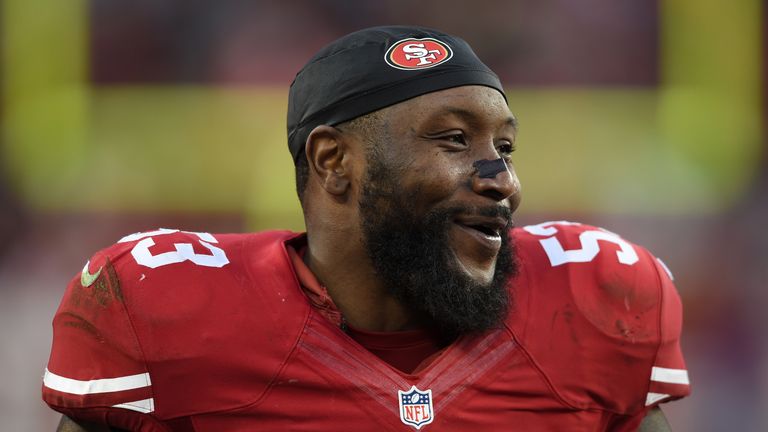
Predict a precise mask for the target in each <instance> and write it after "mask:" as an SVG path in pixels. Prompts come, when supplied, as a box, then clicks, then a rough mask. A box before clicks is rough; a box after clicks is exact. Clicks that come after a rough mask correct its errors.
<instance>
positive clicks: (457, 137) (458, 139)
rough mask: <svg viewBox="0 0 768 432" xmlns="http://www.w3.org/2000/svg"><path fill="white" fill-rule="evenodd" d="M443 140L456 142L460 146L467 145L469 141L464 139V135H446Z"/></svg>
mask: <svg viewBox="0 0 768 432" xmlns="http://www.w3.org/2000/svg"><path fill="white" fill-rule="evenodd" d="M442 139H444V140H446V141H451V142H455V143H458V144H466V143H467V140H466V139H465V138H464V134H453V135H446V136H444V137H442Z"/></svg>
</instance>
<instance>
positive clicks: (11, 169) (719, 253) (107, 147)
mask: <svg viewBox="0 0 768 432" xmlns="http://www.w3.org/2000/svg"><path fill="white" fill-rule="evenodd" d="M284 3H285V4H278V3H273V2H267V1H244V0H226V1H219V2H206V1H202V0H195V1H182V0H174V1H165V2H155V1H150V0H142V1H134V2H124V1H123V2H121V1H116V0H100V1H96V0H94V1H84V0H71V1H67V2H60V1H53V0H35V1H28V0H2V3H0V4H1V5H2V9H1V10H0V18H1V19H2V21H0V43H1V45H0V53H1V54H2V57H1V58H0V79H1V80H2V87H0V103H1V105H0V131H1V132H2V134H1V135H0V204H2V207H1V208H0V240H2V244H1V245H0V325H1V326H2V328H3V330H2V333H0V342H2V345H1V346H2V347H3V348H2V354H0V360H2V362H1V363H2V364H3V365H6V366H5V367H4V368H3V372H0V377H2V378H3V381H5V382H6V383H7V384H8V385H5V386H3V387H0V401H2V402H3V403H0V418H3V419H9V418H10V419H12V420H11V421H10V423H9V424H8V423H7V420H6V425H5V426H0V429H2V430H52V429H53V428H54V427H55V422H56V420H55V418H56V416H55V415H54V414H53V413H51V412H49V411H48V410H47V409H46V408H45V406H44V405H43V404H42V403H41V402H39V396H38V389H39V375H40V373H41V371H42V369H43V367H44V365H45V362H46V356H47V350H48V346H49V343H50V325H49V322H50V319H51V317H52V315H53V312H54V310H55V307H56V304H57V302H58V299H59V298H60V296H61V294H62V292H63V288H64V286H65V284H66V282H67V280H68V278H69V277H70V276H71V275H72V274H74V273H76V272H77V271H78V269H79V268H80V267H82V263H83V262H85V260H86V259H87V257H88V256H89V255H90V253H91V252H93V251H94V250H96V249H99V248H101V247H104V246H106V245H108V244H109V243H111V242H113V241H116V240H117V239H118V238H119V237H120V236H122V235H123V234H125V233H127V232H135V231H140V230H146V229H153V228H155V227H157V226H161V225H172V227H174V228H176V227H178V228H183V229H195V230H201V231H217V230H226V231H247V230H260V229H268V228H289V229H294V230H300V229H302V226H303V220H302V217H301V211H300V207H299V205H298V201H297V199H296V197H295V192H294V183H293V181H294V180H293V166H292V162H291V159H290V157H289V155H288V152H287V145H286V133H285V111H286V105H287V89H288V85H289V84H290V82H291V80H292V79H293V76H294V74H295V73H296V72H297V71H298V70H299V69H300V67H301V66H302V65H303V63H304V62H305V61H306V60H307V59H308V58H309V57H310V56H311V55H312V54H313V53H314V52H315V51H316V50H317V49H319V48H320V47H322V46H323V45H325V44H326V43H328V42H330V41H331V40H333V39H335V38H337V37H339V36H341V35H343V34H345V33H348V32H350V31H354V30H357V29H359V28H362V27H367V26H371V25H382V24H392V23H401V24H420V25H426V26H430V27H436V28H439V29H441V30H444V31H447V32H451V33H455V34H457V35H460V36H462V37H464V38H465V39H466V40H467V41H468V42H469V43H470V44H471V45H472V46H473V47H474V48H475V50H476V51H477V52H478V54H479V56H480V57H481V58H482V59H483V60H485V61H486V63H488V64H489V66H491V68H492V69H494V70H495V71H496V72H497V73H498V74H499V76H500V77H501V78H502V81H503V82H504V84H505V87H506V89H507V93H508V99H509V102H510V108H511V109H512V111H513V112H514V113H515V114H516V116H517V117H518V118H519V120H520V123H521V129H520V134H519V136H518V138H519V141H518V144H519V145H518V151H517V152H516V154H515V165H516V168H517V170H518V174H519V176H520V178H521V181H522V184H523V191H524V193H523V196H524V199H523V204H522V207H521V209H520V210H519V216H518V222H519V223H520V224H522V223H538V222H541V221H543V220H548V219H568V218H570V219H576V220H579V221H583V222H586V223H591V224H596V225H602V226H605V227H606V228H608V229H611V230H613V231H618V232H620V233H622V234H623V235H624V236H625V237H628V238H630V239H631V240H633V241H635V242H638V243H640V244H644V245H646V246H649V247H650V248H651V249H652V250H653V251H654V252H655V253H656V254H657V255H659V256H661V257H663V258H664V259H665V261H666V262H667V263H668V264H669V265H670V267H671V268H672V270H673V272H675V274H676V275H677V276H678V278H677V284H678V289H679V290H680V292H681V295H682V296H683V299H684V303H685V307H686V313H687V319H686V336H685V339H684V349H685V352H686V358H687V359H688V362H689V368H690V370H691V376H692V381H693V385H694V395H693V396H692V397H691V398H689V399H686V400H683V401H680V402H676V403H673V404H670V405H669V406H668V407H666V408H665V410H666V411H667V413H668V416H669V417H670V420H671V421H672V423H673V426H674V427H675V430H678V431H705V430H713V431H715V430H755V431H758V430H768V414H766V411H768V410H767V409H766V408H768V367H767V364H766V360H768V354H767V353H766V343H765V342H766V337H765V336H764V335H763V332H762V331H761V330H762V329H764V328H766V324H768V320H767V319H766V318H765V317H764V313H763V309H764V306H765V305H766V301H765V300H766V297H767V295H766V293H765V288H768V287H766V285H767V283H766V282H768V277H766V276H767V275H768V271H767V270H766V268H767V267H768V262H767V259H766V258H768V233H766V229H765V220H768V219H767V218H766V217H767V216H768V202H766V190H768V175H767V174H768V163H766V161H767V160H768V158H766V149H767V146H766V140H765V130H764V124H765V120H766V110H765V102H766V97H765V96H766V90H765V87H764V83H765V77H766V72H765V64H766V58H767V57H766V49H765V41H766V36H765V24H764V23H765V21H766V12H765V1H760V0H741V1H739V2H726V1H724V0H703V1H693V0H660V1H656V2H654V1H651V2H615V1H609V0H582V1H578V2H577V1H573V0H557V1H551V2H545V3H544V2H541V3H536V2H523V1H501V0H495V1H478V2H471V3H464V2H450V1H449V2H446V1H436V0H430V1H421V2H418V3H414V2H407V1H391V2H373V1H361V2H356V3H354V4H351V3H350V2H345V1H341V0H322V1H314V2H310V1H294V2H284ZM5 374H7V375H8V376H5Z"/></svg>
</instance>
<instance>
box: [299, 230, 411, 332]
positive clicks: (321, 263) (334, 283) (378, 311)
mask: <svg viewBox="0 0 768 432" xmlns="http://www.w3.org/2000/svg"><path fill="white" fill-rule="evenodd" d="M324 233H325V235H323V236H317V235H310V234H309V233H308V235H307V238H308V240H307V241H308V246H307V253H306V254H305V255H304V262H305V263H306V264H307V266H308V267H309V268H310V270H312V272H313V273H314V275H315V277H317V279H318V281H319V282H320V283H321V284H322V285H323V286H325V287H326V289H327V290H328V294H329V295H330V296H331V298H332V299H333V301H334V303H335V304H336V307H337V308H338V309H339V311H340V312H341V313H342V315H343V316H344V319H345V321H346V322H347V323H348V324H349V325H350V326H352V327H354V328H357V329H360V330H366V331H378V332H392V331H400V330H410V329H413V328H416V327H418V325H417V324H416V323H415V322H414V320H413V319H412V314H411V313H410V312H409V311H408V310H407V308H405V307H404V306H403V305H402V304H401V303H400V302H399V301H398V300H397V299H395V298H394V297H393V296H392V295H391V294H389V292H388V290H387V289H386V287H385V286H384V285H383V284H382V282H381V281H380V280H379V278H378V277H377V276H376V272H375V271H374V269H373V265H372V264H371V261H370V259H369V258H368V255H367V254H366V253H365V251H364V250H362V247H360V245H357V242H353V241H350V240H349V239H353V238H359V237H355V236H352V235H350V233H345V234H344V235H342V236H339V240H336V239H335V237H337V236H334V235H333V233H329V231H324ZM329 234H330V235H329ZM318 237H321V238H318ZM328 237H334V239H333V240H332V239H331V238H328ZM342 239H343V240H342Z"/></svg>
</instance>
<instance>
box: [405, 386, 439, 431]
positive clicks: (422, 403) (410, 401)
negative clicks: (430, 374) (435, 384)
mask: <svg viewBox="0 0 768 432" xmlns="http://www.w3.org/2000/svg"><path fill="white" fill-rule="evenodd" d="M397 397H398V402H400V420H401V421H402V422H403V423H405V424H407V425H411V426H413V427H415V428H416V429H421V427H422V426H424V425H427V424H430V423H432V420H434V419H435V414H434V411H433V410H432V390H427V391H421V390H419V389H417V388H416V386H411V389H410V390H408V391H407V392H404V391H402V390H398V391H397Z"/></svg>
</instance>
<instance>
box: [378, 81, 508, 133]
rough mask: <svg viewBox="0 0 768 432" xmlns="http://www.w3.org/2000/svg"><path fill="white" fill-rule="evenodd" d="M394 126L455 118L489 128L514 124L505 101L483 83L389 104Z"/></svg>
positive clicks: (499, 94)
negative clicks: (392, 104)
mask: <svg viewBox="0 0 768 432" xmlns="http://www.w3.org/2000/svg"><path fill="white" fill-rule="evenodd" d="M390 108H391V109H390V110H389V111H390V116H391V117H390V120H394V123H393V124H394V125H398V124H400V125H404V124H409V125H414V123H416V124H418V123H421V122H428V121H430V120H440V119H442V118H446V117H456V118H459V119H461V120H466V121H472V122H475V123H482V124H483V125H488V126H491V127H502V126H511V127H512V128H515V127H516V124H517V122H516V120H515V118H514V116H513V115H512V113H511V112H510V111H509V108H508V107H507V102H506V100H505V99H504V97H503V96H502V95H501V93H499V92H498V91H497V90H495V89H492V88H490V87H485V86H462V87H454V88H450V89H446V90H441V91H437V92H433V93H427V94H425V95H421V96H418V97H415V98H413V99H409V100H407V101H405V102H402V103H399V104H397V105H394V106H392V107H390Z"/></svg>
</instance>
